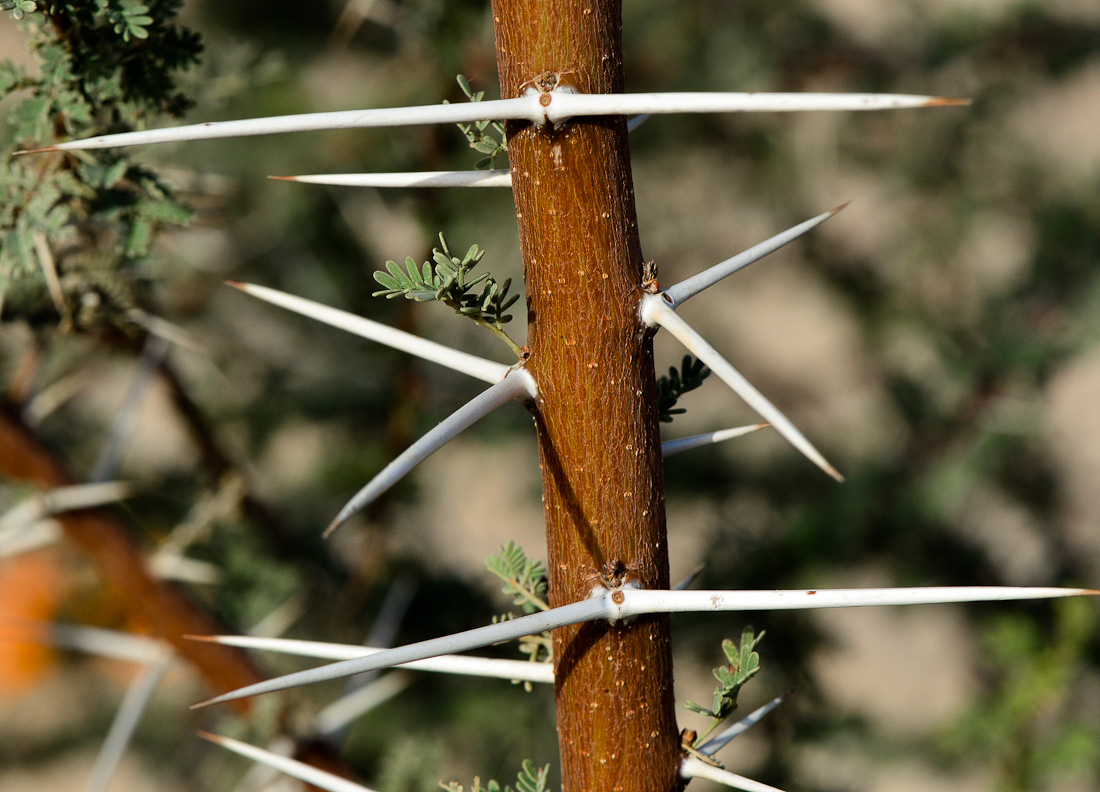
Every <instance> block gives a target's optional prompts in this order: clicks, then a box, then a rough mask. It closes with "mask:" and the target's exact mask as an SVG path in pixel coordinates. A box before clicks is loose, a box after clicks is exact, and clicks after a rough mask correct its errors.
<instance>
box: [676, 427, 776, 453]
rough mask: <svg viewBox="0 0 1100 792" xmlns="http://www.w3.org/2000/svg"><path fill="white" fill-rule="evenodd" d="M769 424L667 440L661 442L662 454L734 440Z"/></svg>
mask: <svg viewBox="0 0 1100 792" xmlns="http://www.w3.org/2000/svg"><path fill="white" fill-rule="evenodd" d="M769 426H771V424H770V423H768V422H767V421H765V422H764V423H758V424H749V425H748V426H737V427H734V428H733V429H720V430H718V431H717V432H708V433H706V434H701V435H692V436H691V437H681V438H679V439H678V440H665V441H664V442H663V443H661V454H662V455H664V456H665V457H670V456H672V455H673V454H680V453H682V452H684V451H691V450H692V449H695V448H701V447H703V446H708V445H714V444H715V443H722V442H725V441H726V440H733V439H734V438H736V437H744V436H745V435H747V434H752V433H753V432H758V431H760V430H761V429H766V428H767V427H769Z"/></svg>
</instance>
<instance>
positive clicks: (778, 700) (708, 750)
mask: <svg viewBox="0 0 1100 792" xmlns="http://www.w3.org/2000/svg"><path fill="white" fill-rule="evenodd" d="M793 692H794V691H793V690H788V691H787V692H786V693H784V694H783V695H782V696H776V697H775V698H773V699H772V700H771V701H769V702H768V703H767V704H765V705H764V706H763V707H758V708H757V709H754V710H753V711H752V712H750V713H749V714H748V715H746V716H745V717H743V718H742V719H741V720H739V721H737V723H735V724H733V725H732V726H730V727H729V728H728V729H725V730H723V731H722V732H720V733H719V734H718V735H716V736H715V737H713V738H712V739H710V740H707V741H706V742H705V743H703V744H702V745H701V746H700V747H699V748H697V749H696V751H697V752H698V753H701V754H703V756H714V754H716V753H717V752H718V751H719V749H721V748H722V747H724V746H725V745H727V744H728V743H729V742H730V741H732V740H734V739H736V738H737V737H740V736H741V735H742V734H744V733H745V732H747V731H748V730H749V729H751V728H752V727H753V726H755V725H756V724H758V723H759V722H760V721H762V720H763V719H764V718H765V717H767V716H768V714H769V713H770V712H771V711H772V710H774V709H775V708H776V707H778V706H779V705H780V704H782V703H783V702H784V701H786V699H787V696H789V695H791V693H793Z"/></svg>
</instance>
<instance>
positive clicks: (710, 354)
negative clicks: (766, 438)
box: [642, 294, 844, 481]
mask: <svg viewBox="0 0 1100 792" xmlns="http://www.w3.org/2000/svg"><path fill="white" fill-rule="evenodd" d="M642 319H643V320H644V321H645V322H646V324H648V325H649V326H651V327H652V326H654V325H660V326H661V327H663V328H665V329H666V330H668V331H669V332H670V333H671V334H672V335H673V336H675V337H676V339H677V340H678V341H679V342H680V343H681V344H683V345H684V346H685V347H687V349H688V351H689V352H691V353H692V354H694V355H695V356H696V357H697V358H699V359H700V360H702V361H703V362H704V363H706V364H707V366H708V367H710V370H711V371H713V372H714V373H715V374H717V375H718V377H719V379H721V380H722V381H723V382H725V383H726V384H727V385H729V386H730V388H731V389H732V390H733V392H734V393H736V394H737V395H738V396H740V397H741V398H742V399H744V400H745V402H746V403H747V404H748V405H749V406H750V407H752V408H753V409H754V410H756V412H758V413H759V414H760V416H761V417H762V418H764V419H765V420H766V421H768V422H769V423H770V424H771V425H772V426H774V427H775V430H776V431H777V432H779V434H781V435H783V437H784V438H786V440H787V442H788V443H790V444H791V445H793V446H794V447H795V448H797V449H798V450H799V451H801V452H802V454H803V455H804V456H805V457H806V458H807V459H809V460H810V461H811V462H813V463H814V464H815V465H817V466H818V467H819V468H821V469H822V470H823V471H825V472H826V473H827V474H829V475H830V476H832V477H833V478H834V479H836V480H837V481H844V477H843V476H842V475H840V473H839V472H838V471H837V469H836V468H834V467H833V466H832V465H830V464H829V463H828V462H827V461H826V460H825V457H823V456H822V455H821V453H820V452H819V451H818V450H817V449H816V448H814V446H813V444H811V443H810V441H809V440H807V439H806V437H805V435H803V434H802V432H800V431H799V430H798V429H797V427H795V425H794V424H793V423H791V422H790V420H789V419H788V418H787V416H785V415H783V413H781V412H780V411H779V409H778V408H777V407H776V406H775V405H774V404H772V403H771V402H770V401H768V400H767V399H766V398H765V397H764V395H763V394H762V393H760V391H758V390H757V389H756V388H754V387H753V386H752V383H750V382H749V381H748V380H747V379H745V378H744V376H742V374H741V372H739V371H738V370H737V369H735V368H734V367H733V366H732V365H730V363H729V361H727V360H726V359H725V358H724V357H722V356H721V355H720V354H719V353H718V350H716V349H715V348H714V347H712V346H711V345H710V344H708V343H707V341H706V339H704V338H703V337H702V336H701V335H699V334H698V333H697V332H695V330H694V329H692V327H691V325H689V324H688V323H687V322H685V321H684V320H683V319H681V318H680V317H679V316H677V314H676V312H675V311H674V310H672V308H671V307H670V306H669V305H668V303H666V302H665V300H664V299H663V297H662V295H660V294H647V295H645V296H644V297H643V298H642Z"/></svg>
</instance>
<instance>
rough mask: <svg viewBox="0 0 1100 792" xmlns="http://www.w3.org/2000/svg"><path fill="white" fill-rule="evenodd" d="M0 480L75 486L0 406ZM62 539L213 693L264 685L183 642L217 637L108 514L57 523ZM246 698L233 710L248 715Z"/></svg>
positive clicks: (240, 662) (216, 629)
mask: <svg viewBox="0 0 1100 792" xmlns="http://www.w3.org/2000/svg"><path fill="white" fill-rule="evenodd" d="M0 475H2V476H4V477H6V478H9V479H14V480H20V481H28V482H31V483H33V484H35V485H37V486H39V487H42V488H53V487H64V486H68V485H70V484H75V483H77V482H76V480H75V479H74V478H73V476H72V475H71V474H70V473H69V472H68V471H67V470H66V469H65V467H64V466H63V465H62V464H61V462H60V461H58V459H57V457H55V456H54V455H53V454H52V453H51V452H50V450H49V449H48V448H47V447H46V445H45V443H43V442H42V440H41V438H39V437H38V435H36V434H35V433H34V432H33V431H32V430H31V429H30V428H29V427H28V426H26V425H25V424H24V423H23V422H22V421H21V420H20V419H19V417H18V414H17V413H16V411H15V409H14V408H12V407H10V406H8V405H2V406H0ZM57 521H58V522H59V523H60V524H61V527H62V529H63V531H64V534H65V537H66V538H67V539H69V540H70V541H72V542H73V543H74V544H76V545H77V546H78V547H79V548H80V549H81V550H82V551H83V552H84V553H85V554H86V555H87V556H88V558H89V559H90V560H91V561H92V563H93V565H94V566H95V567H96V570H97V572H98V573H99V576H100V578H101V579H102V580H104V581H105V582H107V584H108V585H110V586H112V587H114V588H115V589H116V590H117V591H118V592H119V593H120V594H121V595H122V596H123V598H124V600H125V602H126V603H128V604H129V606H130V613H131V615H132V616H133V617H134V619H135V621H136V622H137V623H138V624H139V625H140V626H141V627H142V629H145V630H147V631H148V632H149V633H150V634H151V635H155V636H157V637H159V638H162V639H164V640H165V641H167V642H168V643H170V644H171V645H172V647H173V648H174V649H175V650H176V651H177V652H179V654H180V655H181V656H182V657H184V658H185V659H186V660H188V661H189V662H190V663H192V664H193V665H194V666H195V667H196V669H198V671H199V673H201V674H202V676H203V677H204V678H205V680H206V682H207V684H208V685H210V687H211V688H212V689H213V690H214V692H215V693H225V692H228V691H230V690H235V689H237V688H239V687H244V686H245V685H251V684H254V683H256V682H261V681H263V680H264V678H265V677H264V676H263V674H261V673H260V671H259V670H258V669H257V668H256V666H255V665H254V664H253V663H252V661H251V659H249V657H248V655H247V654H246V653H245V652H243V651H241V650H239V649H235V648H232V647H228V646H219V645H217V644H210V643H198V642H196V641H188V640H185V639H184V638H183V636H184V635H215V634H218V633H221V632H224V630H223V629H222V626H221V625H220V624H218V622H217V621H215V620H214V619H213V618H212V617H211V616H209V615H208V614H207V613H206V611H204V610H203V609H202V608H201V607H199V606H198V605H197V604H196V603H194V602H192V601H191V600H190V599H189V598H188V597H187V595H186V594H185V593H184V592H183V590H182V589H180V588H178V587H176V586H174V585H172V584H171V583H168V582H166V581H163V580H159V579H158V578H156V577H154V576H153V575H152V573H151V572H150V571H149V568H148V565H147V564H146V563H145V555H144V553H142V551H141V548H140V547H139V546H138V544H137V542H136V541H135V540H134V538H133V537H132V536H131V534H130V532H129V530H128V529H127V527H126V525H125V524H124V523H123V522H122V521H121V520H119V519H118V518H117V517H116V516H115V515H114V514H113V513H112V512H111V511H109V510H107V509H84V510H81V511H73V512H67V513H65V514H60V515H58V516H57ZM249 704H250V700H249V699H241V700H239V701H236V702H234V705H235V706H236V707H237V709H239V710H240V711H241V712H247V711H248V710H249Z"/></svg>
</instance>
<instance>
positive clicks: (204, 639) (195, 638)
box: [180, 635, 218, 643]
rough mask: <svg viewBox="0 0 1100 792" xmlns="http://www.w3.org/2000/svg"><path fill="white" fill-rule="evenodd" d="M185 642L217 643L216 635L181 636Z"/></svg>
mask: <svg viewBox="0 0 1100 792" xmlns="http://www.w3.org/2000/svg"><path fill="white" fill-rule="evenodd" d="M180 637H181V638H182V639H183V640H185V641H202V642H204V643H217V642H218V636H216V635H181V636H180Z"/></svg>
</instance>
